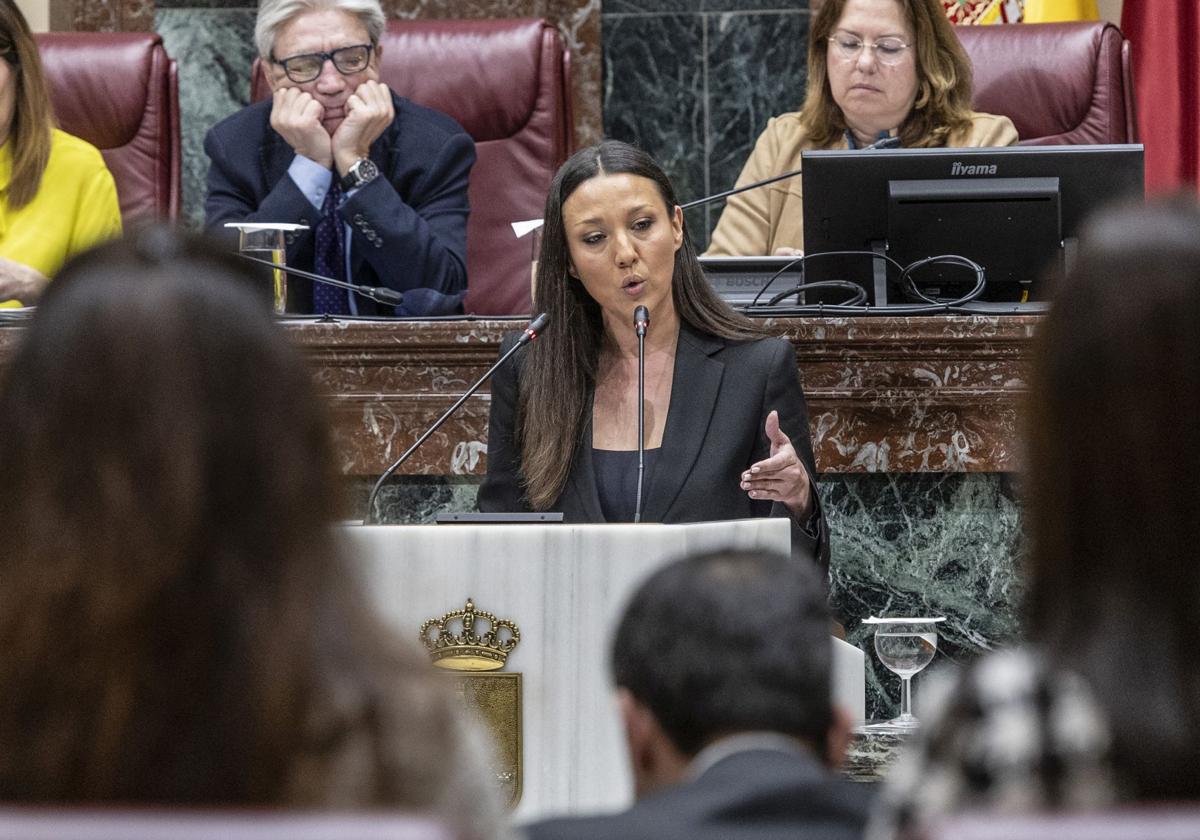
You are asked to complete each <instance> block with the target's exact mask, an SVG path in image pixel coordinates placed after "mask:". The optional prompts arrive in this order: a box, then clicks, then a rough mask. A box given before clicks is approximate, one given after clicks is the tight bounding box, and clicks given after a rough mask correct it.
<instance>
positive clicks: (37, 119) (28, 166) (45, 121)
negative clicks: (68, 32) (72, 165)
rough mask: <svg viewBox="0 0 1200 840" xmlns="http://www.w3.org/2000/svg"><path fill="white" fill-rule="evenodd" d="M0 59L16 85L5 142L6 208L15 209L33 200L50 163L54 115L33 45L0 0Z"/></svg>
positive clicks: (13, 7) (7, 1)
mask: <svg viewBox="0 0 1200 840" xmlns="http://www.w3.org/2000/svg"><path fill="white" fill-rule="evenodd" d="M0 60H2V61H7V62H8V63H9V65H10V66H11V68H12V73H13V84H15V85H16V100H15V102H14V108H13V122H12V127H11V129H10V133H9V141H8V142H9V144H10V148H11V149H12V178H11V179H10V180H9V184H8V196H7V198H8V206H9V209H11V210H17V209H20V208H21V207H24V206H25V205H26V204H28V203H29V202H30V201H32V200H33V197H34V196H35V195H37V191H38V186H39V185H40V184H41V182H42V173H43V172H45V171H46V164H47V162H49V160H50V130H51V129H52V128H53V127H54V112H53V110H52V109H51V107H50V91H49V89H48V88H47V87H46V79H45V75H44V74H43V73H42V59H41V56H40V55H39V54H38V49H37V44H36V43H35V42H34V40H33V34H32V33H31V32H30V31H29V24H28V23H27V22H26V21H25V16H24V15H22V14H21V10H20V9H18V8H17V4H16V3H14V2H13V0H0Z"/></svg>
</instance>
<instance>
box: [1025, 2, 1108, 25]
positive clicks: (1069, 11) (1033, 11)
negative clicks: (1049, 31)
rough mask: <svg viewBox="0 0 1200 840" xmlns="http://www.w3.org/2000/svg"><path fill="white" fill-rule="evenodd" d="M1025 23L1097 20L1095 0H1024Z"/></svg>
mask: <svg viewBox="0 0 1200 840" xmlns="http://www.w3.org/2000/svg"><path fill="white" fill-rule="evenodd" d="M1022 19H1023V20H1024V21H1025V23H1057V22H1059V21H1064V20H1099V19H1100V13H1099V11H1097V9H1096V0H1025V15H1024V17H1023V18H1022Z"/></svg>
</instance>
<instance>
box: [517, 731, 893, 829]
mask: <svg viewBox="0 0 1200 840" xmlns="http://www.w3.org/2000/svg"><path fill="white" fill-rule="evenodd" d="M869 804H870V792H869V791H867V790H866V789H865V786H862V785H855V783H853V782H848V781H844V780H841V779H837V778H834V777H833V775H832V774H831V773H830V772H829V771H828V770H826V769H825V768H824V767H822V766H821V765H820V763H819V762H818V761H817V760H816V759H815V758H813V757H811V756H805V755H797V754H791V753H784V752H778V751H774V750H749V751H746V752H739V753H735V754H733V755H731V756H729V757H727V758H724V759H722V760H721V761H718V762H717V763H716V764H714V765H713V766H712V767H710V768H709V769H708V770H706V771H705V772H704V773H702V774H701V775H700V776H699V777H698V778H696V779H693V780H692V781H689V782H685V783H684V784H680V785H676V786H674V787H671V788H667V789H665V790H662V791H659V792H657V793H654V794H651V795H649V796H646V797H643V798H642V799H640V800H638V801H637V802H636V803H635V804H634V805H633V807H632V808H630V809H629V810H628V811H625V812H623V813H619V814H612V815H607V816H596V817H568V818H564V819H554V820H547V821H545V822H540V823H535V824H534V825H531V826H529V827H528V828H527V833H528V837H529V838H530V840H614V838H619V839H620V840H860V838H861V837H862V834H863V830H864V829H865V827H866V822H867V811H868V807H869Z"/></svg>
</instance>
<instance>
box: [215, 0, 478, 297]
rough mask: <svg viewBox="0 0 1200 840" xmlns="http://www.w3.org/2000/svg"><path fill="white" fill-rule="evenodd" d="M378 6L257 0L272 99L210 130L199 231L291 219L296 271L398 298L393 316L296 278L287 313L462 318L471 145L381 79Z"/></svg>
mask: <svg viewBox="0 0 1200 840" xmlns="http://www.w3.org/2000/svg"><path fill="white" fill-rule="evenodd" d="M384 26H385V22H384V14H383V8H382V7H381V6H380V3H379V0H263V2H261V3H259V4H258V14H257V18H256V20H255V24H254V42H255V46H256V47H257V48H258V56H259V58H260V60H261V61H262V67H263V69H264V71H265V72H266V76H267V81H268V83H269V84H270V86H271V98H270V99H269V100H266V101H263V102H256V103H254V104H252V105H249V106H247V107H245V108H243V109H242V110H240V111H238V112H237V113H236V114H233V115H232V116H230V117H228V118H227V119H225V120H222V121H221V122H219V123H218V124H217V125H215V126H214V127H213V128H212V129H211V130H210V131H209V132H208V134H207V135H206V136H205V138H204V152H205V154H207V155H208V158H209V161H210V166H209V169H208V194H207V196H206V197H205V202H204V210H205V226H206V227H207V228H208V229H209V230H210V231H212V232H214V233H225V231H224V230H223V228H224V225H225V223H226V222H290V223H298V224H303V225H306V226H307V228H308V229H307V230H299V231H296V232H295V234H294V236H293V235H291V234H289V247H288V254H287V263H288V265H291V266H294V267H295V268H300V269H305V270H308V271H315V272H316V273H317V274H321V275H324V276H326V277H333V278H334V279H338V280H350V281H353V282H355V283H361V284H364V285H368V286H387V287H389V288H391V289H394V290H395V291H398V292H403V293H404V302H403V303H402V304H400V305H398V306H392V305H385V304H377V303H375V302H374V301H371V300H368V299H367V298H364V297H361V296H359V295H356V294H354V293H352V292H349V291H347V290H345V289H340V288H336V287H334V286H331V285H328V284H323V283H316V284H313V283H311V282H309V281H307V280H301V279H299V278H292V279H291V283H290V288H289V297H290V299H291V300H290V304H289V305H290V306H291V307H293V308H292V309H291V310H290V311H296V312H311V313H316V314H322V313H326V314H330V315H389V316H390V315H403V316H416V315H457V314H460V313H461V312H462V301H463V298H464V296H465V295H466V289H467V213H468V202H467V181H468V178H469V175H470V172H471V166H472V165H473V164H474V163H475V143H474V141H473V140H472V139H471V137H470V136H469V135H468V134H467V133H466V132H465V131H463V129H462V127H461V126H460V125H459V124H458V123H456V122H455V121H454V120H453V119H451V118H450V117H448V116H446V115H445V114H443V113H441V112H439V111H435V110H433V109H432V108H426V107H424V106H422V105H417V104H416V103H415V102H411V101H409V100H407V99H404V98H403V97H400V96H397V95H396V94H395V93H393V92H392V91H391V90H390V89H389V88H388V86H387V85H385V84H383V83H382V82H381V81H380V66H381V63H382V61H383V45H382V43H381V40H382V38H383V34H384Z"/></svg>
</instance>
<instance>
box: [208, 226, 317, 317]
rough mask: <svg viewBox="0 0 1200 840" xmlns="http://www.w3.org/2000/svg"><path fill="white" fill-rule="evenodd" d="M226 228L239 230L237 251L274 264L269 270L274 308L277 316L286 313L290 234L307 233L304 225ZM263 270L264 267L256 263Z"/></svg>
mask: <svg viewBox="0 0 1200 840" xmlns="http://www.w3.org/2000/svg"><path fill="white" fill-rule="evenodd" d="M225 227H228V228H237V231H238V252H239V253H242V254H246V255H247V256H251V257H257V258H258V259H260V260H266V261H267V262H271V263H275V265H276V266H278V267H276V268H266V269H265V270H266V271H267V272H269V273H270V274H269V276H270V278H271V280H270V282H271V305H272V310H273V311H274V312H275V314H276V315H283V314H285V313H286V312H287V272H286V271H285V270H284V268H283V267H284V266H286V265H287V234H289V233H292V232H295V231H298V230H307V227H306V226H305V225H296V224H287V223H283V222H279V223H275V222H226V223H225ZM256 265H259V266H260V267H261V264H258V263H256Z"/></svg>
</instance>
